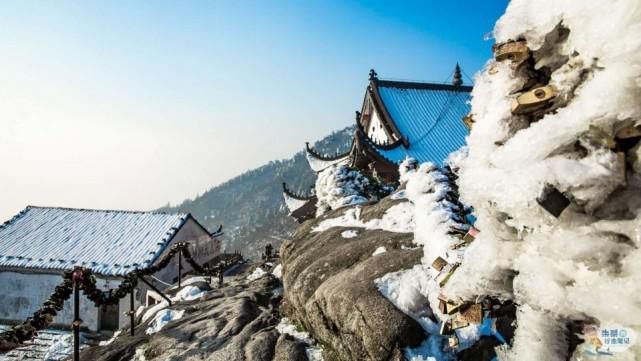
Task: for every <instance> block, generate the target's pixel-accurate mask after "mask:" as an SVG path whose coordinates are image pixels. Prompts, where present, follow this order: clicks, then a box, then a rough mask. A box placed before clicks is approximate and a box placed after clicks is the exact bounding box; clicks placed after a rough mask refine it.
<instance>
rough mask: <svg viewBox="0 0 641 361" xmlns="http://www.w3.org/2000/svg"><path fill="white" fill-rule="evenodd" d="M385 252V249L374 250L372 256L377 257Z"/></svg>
mask: <svg viewBox="0 0 641 361" xmlns="http://www.w3.org/2000/svg"><path fill="white" fill-rule="evenodd" d="M385 252H387V249H386V248H385V247H378V248H377V249H376V250H374V253H372V256H378V255H379V254H382V253H385Z"/></svg>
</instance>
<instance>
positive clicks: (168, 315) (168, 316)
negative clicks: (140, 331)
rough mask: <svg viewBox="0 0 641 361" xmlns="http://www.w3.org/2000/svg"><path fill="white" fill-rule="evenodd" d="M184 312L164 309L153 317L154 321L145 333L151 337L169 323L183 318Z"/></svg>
mask: <svg viewBox="0 0 641 361" xmlns="http://www.w3.org/2000/svg"><path fill="white" fill-rule="evenodd" d="M184 313H185V310H171V309H164V310H162V311H160V312H158V313H157V314H156V316H154V319H153V320H152V321H151V323H150V324H149V327H148V328H147V330H146V331H145V333H147V334H148V335H152V334H154V333H156V332H158V331H160V330H162V328H163V327H164V326H165V325H166V324H168V323H169V322H171V321H174V320H178V319H180V318H182V317H183V314H184Z"/></svg>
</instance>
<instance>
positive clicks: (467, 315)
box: [456, 303, 483, 323]
mask: <svg viewBox="0 0 641 361" xmlns="http://www.w3.org/2000/svg"><path fill="white" fill-rule="evenodd" d="M456 319H457V320H458V321H461V322H467V323H481V321H483V306H481V304H480V303H475V304H472V305H470V306H468V307H465V308H462V309H461V310H460V311H459V313H458V314H457V315H456Z"/></svg>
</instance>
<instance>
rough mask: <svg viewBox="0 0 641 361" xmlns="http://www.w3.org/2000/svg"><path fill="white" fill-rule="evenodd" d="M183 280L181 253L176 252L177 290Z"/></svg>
mask: <svg viewBox="0 0 641 361" xmlns="http://www.w3.org/2000/svg"><path fill="white" fill-rule="evenodd" d="M182 278H183V253H182V251H180V252H178V288H180V283H181V281H182Z"/></svg>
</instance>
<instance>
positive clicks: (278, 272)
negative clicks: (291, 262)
mask: <svg viewBox="0 0 641 361" xmlns="http://www.w3.org/2000/svg"><path fill="white" fill-rule="evenodd" d="M272 274H273V275H274V277H276V278H278V279H279V280H280V279H282V278H283V265H282V264H279V265H278V266H276V267H274V270H273V271H272Z"/></svg>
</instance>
